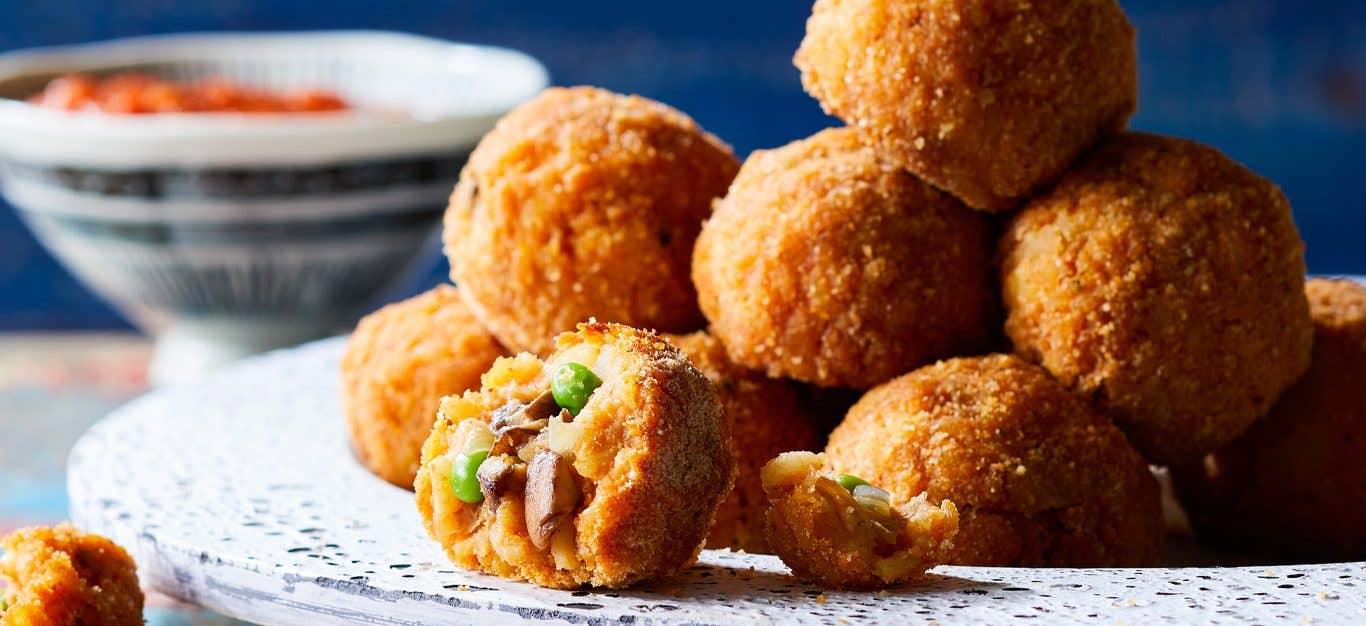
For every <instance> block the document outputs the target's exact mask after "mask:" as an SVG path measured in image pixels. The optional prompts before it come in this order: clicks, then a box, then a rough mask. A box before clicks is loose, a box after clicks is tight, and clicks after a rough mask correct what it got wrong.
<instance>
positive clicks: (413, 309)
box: [341, 285, 504, 489]
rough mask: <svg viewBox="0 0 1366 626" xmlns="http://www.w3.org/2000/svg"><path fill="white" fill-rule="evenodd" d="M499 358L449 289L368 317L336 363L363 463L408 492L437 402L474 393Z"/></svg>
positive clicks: (495, 345)
mask: <svg viewBox="0 0 1366 626" xmlns="http://www.w3.org/2000/svg"><path fill="white" fill-rule="evenodd" d="M503 354H504V351H503V347H502V346H500V345H498V341H497V340H495V339H494V338H493V335H491V334H489V332H488V331H486V330H484V327H483V325H481V324H480V323H479V320H477V319H475V317H474V315H473V314H471V313H470V311H469V309H468V308H466V306H465V303H464V302H463V301H462V300H461V299H460V294H459V293H457V291H456V289H455V288H454V287H451V286H449V285H441V286H438V287H436V288H435V289H432V290H431V291H428V292H426V293H423V294H421V295H418V296H416V297H414V298H412V299H409V300H406V301H403V302H399V303H396V304H391V305H389V306H386V307H384V308H382V309H380V310H378V311H375V312H374V313H371V314H370V315H367V316H366V317H365V319H362V320H361V321H360V324H358V325H357V326H356V332H355V333H353V334H352V335H351V340H350V341H349V342H348V343H347V345H346V354H345V355H344V356H343V357H342V362H341V375H342V406H343V407H344V409H345V412H346V424H347V426H348V428H349V429H350V432H351V444H352V447H353V448H354V449H355V451H356V457H357V458H359V459H360V462H361V464H362V465H364V466H365V467H367V468H369V469H370V471H372V472H374V473H375V474H376V475H378V476H379V477H380V478H383V479H384V480H387V481H389V482H391V483H393V484H395V485H398V486H400V487H403V488H404V489H412V487H413V478H414V477H415V476H416V475H417V466H418V462H419V461H420V460H421V457H422V442H423V441H426V439H427V435H428V434H430V433H431V432H432V423H433V422H435V421H436V406H437V403H438V402H440V401H441V397H442V396H447V395H451V394H458V393H463V392H464V391H465V390H467V389H471V388H477V387H478V386H479V376H480V375H481V374H483V373H484V371H485V370H487V369H488V368H489V366H490V365H492V364H493V361H494V359H497V358H498V357H500V356H502V355H503Z"/></svg>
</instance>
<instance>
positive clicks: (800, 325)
mask: <svg viewBox="0 0 1366 626" xmlns="http://www.w3.org/2000/svg"><path fill="white" fill-rule="evenodd" d="M991 238H992V235H991V233H990V226H989V224H988V222H987V218H986V216H984V215H982V214H981V213H978V212H975V211H971V210H968V209H967V208H966V207H964V206H963V205H962V204H960V203H958V202H957V201H956V200H954V199H953V198H952V197H950V196H949V195H947V194H945V193H942V192H940V191H937V190H935V189H933V188H931V187H930V186H928V185H926V184H924V183H922V182H920V181H919V180H917V179H916V178H915V177H913V176H911V175H910V174H907V173H906V172H905V171H903V170H901V169H899V168H897V167H896V166H893V165H891V164H890V163H888V162H887V161H885V160H884V159H882V158H881V156H880V155H879V154H878V152H877V151H876V150H874V149H873V148H872V147H869V146H868V145H867V144H865V143H864V142H863V141H862V140H861V139H860V138H859V136H858V134H857V133H855V132H854V131H852V130H850V129H847V128H839V129H827V130H824V131H821V132H820V133H817V134H816V135H814V136H812V137H810V138H808V139H804V140H801V141H797V142H794V143H791V144H788V145H787V146H784V147H782V148H778V149H776V150H767V151H759V152H755V153H754V154H753V155H751V156H750V158H749V160H747V161H746V162H745V164H744V166H743V167H741V169H740V174H739V175H738V176H737V177H736V178H735V182H734V183H733V184H732V185H731V188H730V192H729V193H728V194H727V195H726V197H725V198H724V199H722V200H721V201H719V202H718V203H717V205H716V212H715V214H714V215H712V217H711V219H710V220H708V221H707V224H706V226H705V227H704V228H703V229H702V234H701V236H700V237H699V238H698V240H697V250H696V252H695V255H694V258H693V280H694V282H695V283H696V284H697V291H698V294H699V297H700V301H701V305H702V311H703V313H705V314H706V316H707V319H708V320H710V321H711V332H712V334H714V335H716V337H717V338H718V339H720V340H721V342H722V343H723V344H725V346H726V351H727V352H728V353H729V354H730V356H731V358H732V359H734V360H735V362H737V363H739V364H741V365H744V366H746V367H750V368H754V369H761V370H765V371H766V372H767V373H768V374H769V375H770V376H774V377H790V378H795V379H797V380H801V381H804V382H809V383H815V384H818V385H821V386H825V387H837V386H838V387H857V388H865V389H866V388H868V387H871V386H873V385H876V384H877V383H880V382H882V381H885V380H888V379H890V378H892V377H893V376H896V375H898V374H902V373H905V372H907V371H909V370H911V369H913V368H915V367H917V366H919V365H922V364H924V363H926V362H929V361H932V360H934V359H936V358H939V357H943V356H950V355H955V354H964V353H968V352H973V351H975V350H978V349H980V348H981V347H982V344H983V342H984V341H985V338H986V335H987V334H988V330H987V329H988V328H989V327H990V326H992V325H994V321H995V315H994V311H995V304H994V303H995V300H996V298H995V294H994V293H993V292H994V290H995V288H994V287H993V286H992V285H993V281H992V276H991V273H992V269H991Z"/></svg>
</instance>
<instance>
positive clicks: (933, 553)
mask: <svg viewBox="0 0 1366 626" xmlns="http://www.w3.org/2000/svg"><path fill="white" fill-rule="evenodd" d="M836 477H837V475H835V474H833V473H831V472H830V468H829V467H828V466H827V463H826V456H825V455H824V454H815V453H811V452H788V453H785V454H782V455H780V456H778V457H777V458H775V459H773V460H772V461H770V462H769V463H768V464H766V465H764V467H763V487H764V489H765V490H766V491H767V493H768V501H769V505H770V508H769V509H768V513H767V520H768V526H767V529H768V534H769V538H770V542H771V543H772V545H773V547H774V551H775V552H777V553H778V556H779V557H780V558H782V560H783V563H786V564H787V566H788V567H790V568H792V573H793V574H795V575H796V576H797V577H798V578H800V579H802V580H805V581H808V582H813V583H816V584H819V585H824V586H827V587H834V588H838V589H868V588H882V587H890V586H892V585H897V584H901V583H904V582H907V581H911V580H915V579H917V578H920V577H922V576H924V575H925V570H927V569H929V568H931V567H934V566H936V565H940V564H942V563H946V562H948V560H949V558H950V557H951V556H952V554H953V537H954V535H956V534H958V509H957V508H956V507H954V505H953V503H952V502H949V501H948V500H944V501H943V502H941V503H940V504H939V505H938V506H935V505H934V504H931V503H930V502H929V500H928V499H927V498H926V496H925V494H923V493H922V494H919V495H917V496H915V497H914V498H910V499H909V500H906V501H905V502H904V503H902V504H901V505H900V506H896V507H891V506H888V505H886V504H881V505H878V508H872V507H869V506H866V505H864V504H861V503H860V502H859V501H858V500H856V499H855V497H854V495H853V494H851V493H850V491H849V490H847V489H845V488H844V487H842V486H840V484H839V483H838V482H836V480H835V479H836ZM884 507H885V509H884Z"/></svg>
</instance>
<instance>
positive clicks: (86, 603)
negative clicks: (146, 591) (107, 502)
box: [0, 524, 143, 626]
mask: <svg viewBox="0 0 1366 626" xmlns="http://www.w3.org/2000/svg"><path fill="white" fill-rule="evenodd" d="M0 577H2V578H4V579H5V580H6V581H7V582H8V583H9V588H8V589H4V588H2V587H0V592H3V593H0V595H3V601H0V624H3V626H79V625H83V624H100V625H102V626H141V625H142V605H143V597H142V589H141V588H139V587H138V576H137V565H136V564H134V563H133V558H132V557H130V556H128V553H127V552H125V551H124V550H123V548H120V547H119V546H117V545H115V544H114V543H113V542H112V541H109V540H108V539H105V538H104V537H100V536H98V535H90V534H86V533H83V532H81V531H80V530H77V529H76V528H75V527H74V526H71V525H70V524H60V525H58V526H55V527H51V528H43V527H35V528H25V529H22V530H17V531H14V532H13V533H10V534H9V535H7V536H5V537H3V538H0Z"/></svg>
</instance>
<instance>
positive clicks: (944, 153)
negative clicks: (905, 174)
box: [795, 0, 1138, 210]
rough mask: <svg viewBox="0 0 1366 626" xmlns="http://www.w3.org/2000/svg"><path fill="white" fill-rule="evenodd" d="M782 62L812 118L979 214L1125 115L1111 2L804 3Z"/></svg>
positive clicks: (1119, 31)
mask: <svg viewBox="0 0 1366 626" xmlns="http://www.w3.org/2000/svg"><path fill="white" fill-rule="evenodd" d="M795 62H796V65H797V67H798V68H800V69H801V70H802V84H803V85H805V87H806V91H807V92H808V93H810V94H811V95H812V96H814V97H815V98H816V99H817V100H819V101H820V103H821V106H822V107H823V108H824V109H825V110H826V112H828V113H830V114H832V115H834V116H836V117H839V118H840V119H842V120H844V121H845V123H847V124H849V125H850V126H854V127H857V128H859V129H860V130H861V131H862V132H864V133H866V134H867V135H868V136H869V137H872V138H874V139H875V140H877V141H878V142H880V143H881V145H883V146H884V147H885V148H886V149H887V152H888V154H889V155H890V156H891V158H893V159H896V160H897V161H898V162H900V163H902V164H903V165H905V166H906V167H907V168H909V169H910V170H911V171H913V172H915V173H916V174H917V175H919V176H920V177H921V178H924V179H925V180H927V181H929V182H930V183H931V184H934V185H935V186H937V187H939V188H941V189H945V190H948V191H949V192H950V193H952V194H954V195H955V196H957V197H958V198H960V199H961V200H963V202H965V203H967V204H968V205H969V206H972V207H974V208H978V209H985V210H1001V209H1007V208H1010V207H1011V206H1014V205H1015V204H1016V203H1017V201H1018V200H1017V199H1018V198H1020V197H1022V196H1025V195H1028V194H1029V193H1030V192H1031V191H1033V190H1035V189H1037V188H1039V187H1040V186H1042V185H1045V184H1047V183H1048V182H1050V181H1052V180H1053V179H1054V178H1056V177H1057V176H1058V175H1059V174H1061V173H1062V172H1063V171H1064V170H1066V169H1067V167H1068V166H1069V165H1070V164H1071V163H1072V161H1073V160H1075V159H1076V158H1077V156H1078V155H1079V154H1081V153H1082V152H1083V151H1085V150H1086V149H1087V148H1088V147H1090V146H1092V145H1094V144H1095V143H1096V142H1097V141H1098V140H1099V139H1101V137H1103V136H1105V135H1107V134H1109V133H1112V132H1115V131H1118V130H1121V129H1123V128H1124V126H1125V124H1126V123H1127V121H1128V118H1129V116H1130V115H1131V114H1133V112H1134V108H1135V106H1136V104H1137V102H1138V71H1137V62H1136V54H1135V51H1134V29H1133V27H1132V26H1130V25H1129V21H1128V19H1127V18H1126V17H1125V16H1124V11H1123V10H1121V9H1120V7H1119V5H1118V4H1117V3H1115V2H1114V0H1031V1H1030V2H1018V1H1016V0H817V2H816V4H815V7H814V8H813V9H812V14H811V18H810V19H809V20H808V21H807V23H806V38H805V39H804V40H803V41H802V45H801V49H799V50H798V51H797V55H796V58H795Z"/></svg>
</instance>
